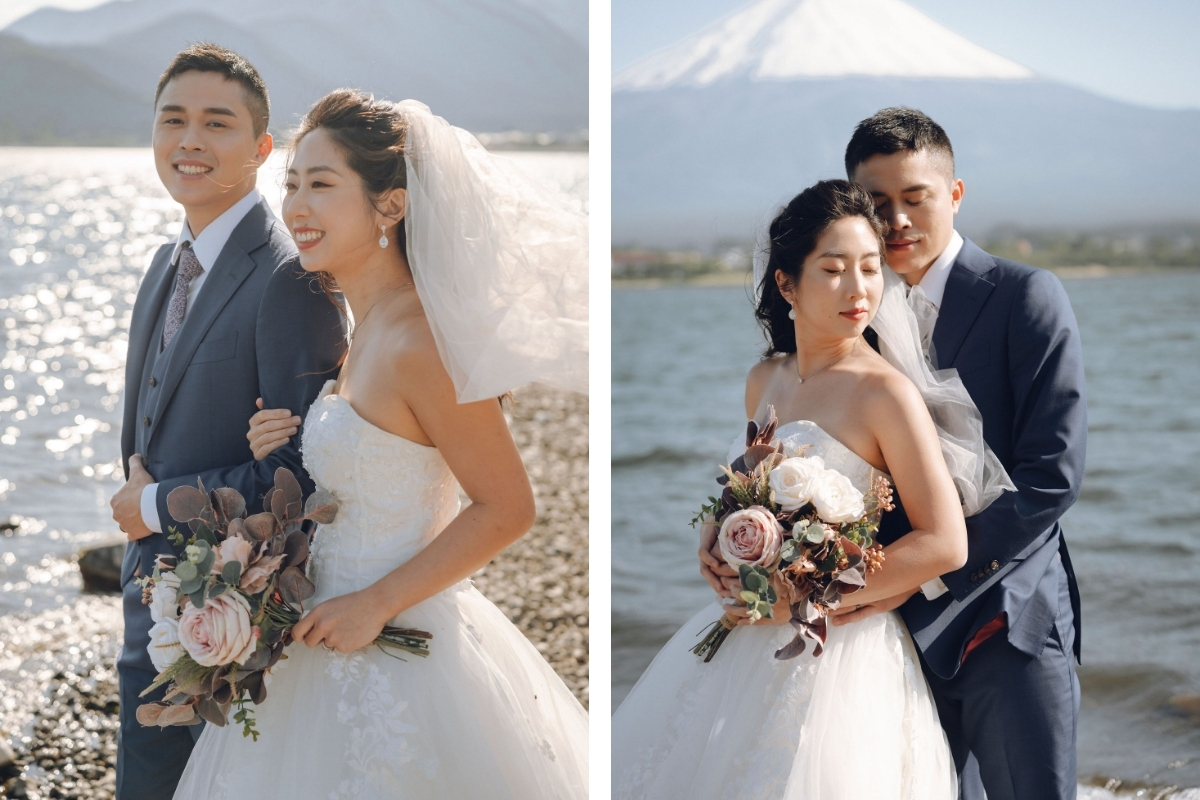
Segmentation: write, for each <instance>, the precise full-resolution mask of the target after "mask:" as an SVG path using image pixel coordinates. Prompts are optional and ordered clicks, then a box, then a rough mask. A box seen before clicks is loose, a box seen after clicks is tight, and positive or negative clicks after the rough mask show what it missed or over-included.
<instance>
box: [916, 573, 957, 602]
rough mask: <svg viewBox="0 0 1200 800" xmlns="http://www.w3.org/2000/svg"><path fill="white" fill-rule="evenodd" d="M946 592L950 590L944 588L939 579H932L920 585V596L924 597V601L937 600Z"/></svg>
mask: <svg viewBox="0 0 1200 800" xmlns="http://www.w3.org/2000/svg"><path fill="white" fill-rule="evenodd" d="M948 591H950V590H949V589H947V588H946V584H945V582H944V581H943V580H942V579H941V578H934V579H933V580H931V581H926V582H925V583H922V584H921V594H923V595H925V599H926V600H937V599H938V598H939V597H941V596H942V595H944V594H945V593H946V592H948Z"/></svg>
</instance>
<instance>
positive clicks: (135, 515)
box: [108, 453, 154, 542]
mask: <svg viewBox="0 0 1200 800" xmlns="http://www.w3.org/2000/svg"><path fill="white" fill-rule="evenodd" d="M152 483H154V478H153V477H151V476H150V473H149V472H147V471H146V467H145V466H144V465H143V464H142V457H141V456H139V455H138V454H136V453H134V454H133V455H132V456H130V457H129V480H127V481H125V485H124V486H122V487H121V488H120V489H119V490H118V491H117V493H116V494H114V495H113V498H112V500H110V501H109V503H108V504H109V505H110V506H112V510H113V519H114V520H116V523H117V525H119V526H120V528H121V530H122V531H123V532H124V533H125V535H126V536H127V537H129V541H131V542H136V541H137V540H138V539H145V538H146V537H147V536H149V535H150V534H152V533H154V531H152V530H150V529H149V528H148V527H146V523H145V522H144V521H143V520H142V490H143V489H145V488H146V487H147V486H149V485H150V484H152Z"/></svg>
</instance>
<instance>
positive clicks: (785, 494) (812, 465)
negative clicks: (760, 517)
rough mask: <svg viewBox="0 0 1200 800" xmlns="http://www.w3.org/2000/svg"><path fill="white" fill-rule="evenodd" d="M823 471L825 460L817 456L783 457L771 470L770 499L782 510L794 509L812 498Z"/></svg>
mask: <svg viewBox="0 0 1200 800" xmlns="http://www.w3.org/2000/svg"><path fill="white" fill-rule="evenodd" d="M824 472H825V462H824V461H823V460H822V459H821V458H820V457H819V456H813V457H812V458H802V457H796V458H785V459H784V460H783V461H780V462H779V463H778V464H777V465H776V466H775V469H773V470H771V477H770V484H771V499H772V500H774V501H775V502H776V503H779V505H780V506H781V507H782V508H783V510H784V511H795V510H796V509H798V508H800V507H801V506H803V505H804V504H806V503H808V502H810V501H811V500H812V495H813V489H814V488H815V487H816V484H817V482H818V480H819V479H820V477H821V474H822V473H824Z"/></svg>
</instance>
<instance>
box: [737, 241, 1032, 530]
mask: <svg viewBox="0 0 1200 800" xmlns="http://www.w3.org/2000/svg"><path fill="white" fill-rule="evenodd" d="M768 252H769V251H768V246H767V244H766V243H764V242H763V241H760V242H759V243H758V245H757V246H756V247H755V250H754V285H755V287H756V291H760V290H761V287H762V280H763V277H764V276H765V274H766V268H767V253H768ZM883 275H884V289H883V299H882V300H881V301H880V303H879V311H878V313H876V315H875V318H874V319H873V320H872V321H871V327H872V328H873V329H874V330H875V333H876V334H877V336H878V337H879V352H880V354H881V355H882V356H883V357H884V358H885V359H887V361H888V363H890V364H891V365H892V366H893V367H895V368H896V369H898V370H900V372H902V373H904V374H905V375H906V376H907V377H908V379H909V380H911V381H912V382H913V384H914V385H916V387H917V389H918V390H919V391H920V392H921V397H922V398H923V399H924V400H925V406H926V407H927V408H928V409H929V415H930V416H931V417H932V418H933V423H934V425H935V426H936V427H937V432H938V438H939V439H940V440H941V444H942V455H943V456H944V457H945V459H946V466H947V467H948V468H949V469H950V477H951V478H953V479H954V485H955V486H956V487H957V489H958V494H959V497H960V499H961V500H962V507H963V514H964V515H965V516H968V517H970V516H974V515H975V514H978V513H979V512H980V511H982V510H983V509H985V508H987V507H988V506H989V505H991V504H992V501H993V500H995V499H996V498H997V497H999V496H1000V495H1001V494H1002V493H1004V492H1005V491H1016V488H1017V487H1016V486H1015V485H1014V484H1013V482H1012V480H1011V479H1010V478H1009V477H1008V473H1007V472H1006V471H1005V470H1004V465H1002V464H1001V463H1000V459H998V458H997V457H996V454H995V453H993V452H992V449H991V448H990V447H988V445H987V442H985V441H984V439H983V416H982V415H981V414H980V413H979V408H978V407H977V406H976V405H975V401H974V400H972V399H971V395H970V394H968V393H967V388H966V387H965V386H963V382H962V379H961V378H959V377H958V370H956V369H941V370H934V369H933V368H932V367H930V365H929V362H927V361H926V360H925V355H924V352H923V350H922V348H921V335H920V332H919V331H918V329H917V318H916V315H915V314H914V313H913V311H912V309H911V308H910V307H909V305H908V300H907V298H906V295H905V284H904V280H903V279H902V278H901V277H900V276H899V275H897V274H896V273H895V272H893V271H892V270H891V269H890V268H888V267H886V266H885V267H884V268H883Z"/></svg>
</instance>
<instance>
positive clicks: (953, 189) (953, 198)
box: [950, 178, 967, 214]
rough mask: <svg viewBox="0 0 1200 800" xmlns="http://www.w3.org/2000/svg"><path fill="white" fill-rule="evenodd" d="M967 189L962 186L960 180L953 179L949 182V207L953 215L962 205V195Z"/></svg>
mask: <svg viewBox="0 0 1200 800" xmlns="http://www.w3.org/2000/svg"><path fill="white" fill-rule="evenodd" d="M966 192H967V187H966V186H965V185H964V184H963V182H962V178H954V179H953V180H951V181H950V205H951V207H952V208H953V210H954V213H955V214H957V213H958V207H959V206H960V205H962V199H963V195H964V194H966Z"/></svg>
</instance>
